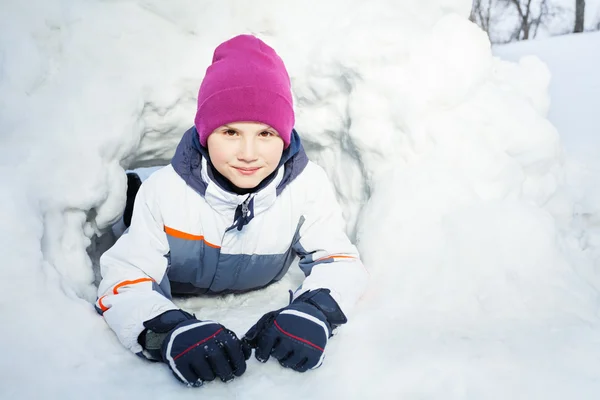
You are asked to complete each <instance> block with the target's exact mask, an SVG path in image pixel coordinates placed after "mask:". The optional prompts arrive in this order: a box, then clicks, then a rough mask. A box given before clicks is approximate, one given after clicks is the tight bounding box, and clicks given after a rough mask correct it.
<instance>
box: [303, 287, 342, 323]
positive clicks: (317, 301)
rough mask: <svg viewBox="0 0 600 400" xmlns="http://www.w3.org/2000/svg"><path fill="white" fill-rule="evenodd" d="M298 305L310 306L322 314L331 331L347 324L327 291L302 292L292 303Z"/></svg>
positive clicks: (337, 305) (340, 310)
mask: <svg viewBox="0 0 600 400" xmlns="http://www.w3.org/2000/svg"><path fill="white" fill-rule="evenodd" d="M298 303H307V304H310V305H312V306H314V307H315V308H316V309H318V310H319V311H320V312H322V313H323V315H324V316H325V318H326V319H327V322H328V323H329V325H331V330H332V331H333V330H334V329H335V328H337V327H338V326H339V325H343V324H345V323H346V322H348V318H346V315H344V313H343V311H342V309H341V308H340V306H339V304H338V303H337V301H335V299H334V298H333V297H332V296H331V294H330V290H329V289H316V290H309V291H307V292H304V293H302V294H301V295H300V296H298V298H297V299H296V300H294V301H293V302H292V304H298Z"/></svg>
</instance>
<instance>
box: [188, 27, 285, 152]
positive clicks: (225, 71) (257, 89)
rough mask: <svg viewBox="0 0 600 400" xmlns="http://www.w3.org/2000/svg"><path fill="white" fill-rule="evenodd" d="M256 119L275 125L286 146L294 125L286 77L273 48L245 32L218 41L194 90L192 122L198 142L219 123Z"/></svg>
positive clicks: (274, 127)
mask: <svg viewBox="0 0 600 400" xmlns="http://www.w3.org/2000/svg"><path fill="white" fill-rule="evenodd" d="M242 121H248V122H250V121H252V122H261V123H264V124H267V125H269V126H271V127H272V128H273V129H275V130H277V132H278V133H279V135H280V136H281V138H282V139H283V142H284V143H285V145H284V148H287V147H288V146H289V144H290V140H291V132H292V129H293V127H294V109H293V100H292V92H291V84H290V78H289V76H288V73H287V70H286V69H285V65H284V63H283V61H282V60H281V58H280V57H279V56H278V55H277V53H276V52H275V50H273V49H272V48H271V47H269V46H268V45H267V44H266V43H264V42H263V41H261V40H260V39H258V38H256V37H254V36H251V35H240V36H236V37H234V38H232V39H230V40H228V41H226V42H224V43H222V44H220V45H219V46H218V47H217V48H216V50H215V53H214V56H213V60H212V64H211V65H210V66H209V67H208V68H207V70H206V75H205V77H204V80H203V81H202V84H201V85H200V90H199V92H198V109H197V112H196V119H195V121H194V122H195V125H196V130H197V131H198V134H199V135H200V144H201V145H202V146H204V147H206V141H207V138H208V136H209V135H210V134H211V133H212V132H213V131H214V130H215V129H217V128H218V127H219V126H222V125H225V124H227V123H231V122H242Z"/></svg>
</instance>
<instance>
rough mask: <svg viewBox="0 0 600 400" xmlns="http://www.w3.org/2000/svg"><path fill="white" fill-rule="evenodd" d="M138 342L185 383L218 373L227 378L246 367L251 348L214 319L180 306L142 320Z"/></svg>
mask: <svg viewBox="0 0 600 400" xmlns="http://www.w3.org/2000/svg"><path fill="white" fill-rule="evenodd" d="M144 326H145V327H146V330H145V331H144V332H142V335H140V338H139V342H140V344H142V347H143V348H144V350H145V354H146V355H147V356H149V358H154V359H157V360H160V361H163V362H165V363H166V364H167V365H168V366H169V368H171V371H172V372H173V375H175V377H176V378H177V379H179V380H180V381H181V382H183V383H185V384H187V385H189V386H202V384H203V383H204V382H205V381H212V380H214V379H215V378H216V377H219V378H220V379H221V380H222V381H223V382H228V381H231V380H232V379H234V377H236V376H241V375H242V374H243V373H244V372H245V371H246V360H247V359H248V358H250V354H251V349H249V348H248V347H245V349H244V348H243V346H242V342H241V341H240V340H239V339H238V337H237V336H236V335H235V333H233V332H232V331H230V330H228V329H226V328H225V327H224V326H223V325H221V324H219V323H216V322H214V321H199V320H197V319H196V318H195V317H194V316H193V315H191V314H188V313H186V312H185V311H182V310H170V311H167V312H165V313H163V314H161V315H159V316H157V317H155V318H153V319H151V320H149V321H146V322H144Z"/></svg>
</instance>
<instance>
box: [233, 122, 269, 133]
mask: <svg viewBox="0 0 600 400" xmlns="http://www.w3.org/2000/svg"><path fill="white" fill-rule="evenodd" d="M223 127H224V128H228V129H233V130H234V131H237V130H240V129H239V128H235V127H233V126H230V125H227V124H225V125H223ZM269 129H273V127H272V126H269V125H266V128H262V129H259V131H260V132H263V131H266V130H269ZM273 130H275V129H273Z"/></svg>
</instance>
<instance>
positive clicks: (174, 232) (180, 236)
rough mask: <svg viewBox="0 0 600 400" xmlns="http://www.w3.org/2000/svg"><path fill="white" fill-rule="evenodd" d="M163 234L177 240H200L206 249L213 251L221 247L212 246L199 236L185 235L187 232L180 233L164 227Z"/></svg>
mask: <svg viewBox="0 0 600 400" xmlns="http://www.w3.org/2000/svg"><path fill="white" fill-rule="evenodd" d="M165 233H167V234H169V235H171V236H173V237H176V238H179V239H185V240H202V241H203V242H204V243H206V245H207V246H208V247H212V248H213V249H220V248H221V246H217V245H216V244H212V243H209V242H207V241H206V240H205V239H204V236H201V235H192V234H191V233H187V232H182V231H178V230H177V229H173V228H169V227H168V226H166V225H165Z"/></svg>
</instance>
